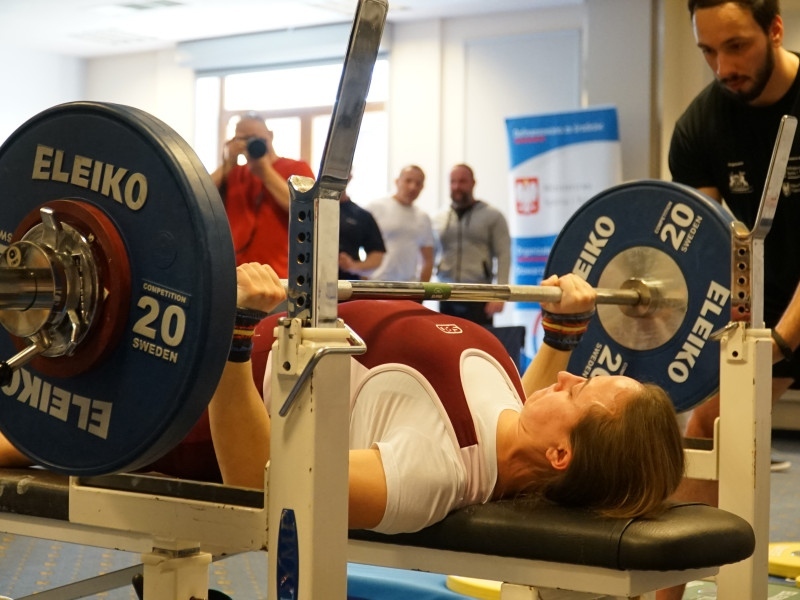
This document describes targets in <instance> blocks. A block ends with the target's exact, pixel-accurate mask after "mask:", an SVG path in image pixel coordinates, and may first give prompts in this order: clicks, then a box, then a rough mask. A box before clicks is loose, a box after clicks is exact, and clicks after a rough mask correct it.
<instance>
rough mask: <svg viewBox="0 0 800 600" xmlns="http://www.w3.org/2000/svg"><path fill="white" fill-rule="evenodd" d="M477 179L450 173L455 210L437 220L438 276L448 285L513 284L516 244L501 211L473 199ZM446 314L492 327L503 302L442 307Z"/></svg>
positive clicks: (461, 170)
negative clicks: (513, 260) (512, 248)
mask: <svg viewBox="0 0 800 600" xmlns="http://www.w3.org/2000/svg"><path fill="white" fill-rule="evenodd" d="M474 189H475V175H474V173H473V171H472V169H471V168H470V167H469V166H467V165H465V164H459V165H456V166H455V167H453V169H452V170H451V171H450V200H451V204H450V208H449V209H448V210H447V211H445V212H443V213H441V214H439V215H438V216H437V217H436V220H435V223H434V228H435V229H436V233H437V234H438V238H439V250H440V254H439V262H438V265H437V276H438V278H439V281H442V282H445V283H489V284H490V283H497V284H499V285H505V284H507V283H508V275H509V269H510V266H511V238H510V236H509V233H508V224H507V223H506V219H505V217H504V216H503V213H501V212H500V211H499V210H497V209H496V208H494V207H493V206H491V205H489V204H487V203H486V202H484V201H483V200H477V199H476V198H475V196H474V195H473V190H474ZM439 310H440V311H441V312H442V313H444V314H448V315H453V316H456V317H463V318H465V319H469V320H470V321H474V322H476V323H480V324H481V325H485V326H491V325H492V324H493V317H494V315H495V314H496V313H498V312H500V311H502V310H503V302H450V301H447V302H442V303H441V305H440V309H439Z"/></svg>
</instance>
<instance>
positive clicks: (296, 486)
mask: <svg viewBox="0 0 800 600" xmlns="http://www.w3.org/2000/svg"><path fill="white" fill-rule="evenodd" d="M387 12H388V4H387V2H386V0H359V3H358V7H357V9H356V15H355V19H354V21H353V28H352V31H351V36H350V42H349V46H348V50H347V55H346V57H345V61H344V66H343V70H342V77H341V81H340V84H339V91H338V94H337V99H336V103H335V105H334V110H333V114H332V116H331V124H330V128H329V130H328V138H327V142H326V144H325V150H324V152H323V158H322V161H321V164H320V171H319V177H318V178H317V181H316V182H311V181H310V180H309V179H307V178H292V179H291V180H290V182H289V188H290V195H291V202H290V221H289V278H288V281H289V285H288V294H287V296H288V317H287V318H285V319H282V320H281V322H280V323H279V326H278V335H277V341H276V344H275V348H274V351H273V365H274V367H273V369H272V376H271V377H272V379H271V388H272V398H273V409H272V417H273V418H272V424H271V444H270V448H271V453H270V456H271V460H270V464H269V466H268V469H267V474H266V477H267V497H268V523H269V541H268V547H269V552H268V553H267V560H268V576H267V581H268V589H267V598H268V599H269V600H278V599H280V600H285V599H296V598H299V599H301V600H313V599H322V598H325V599H329V598H330V599H334V600H336V599H342V600H343V599H344V598H345V597H346V595H347V562H346V560H347V559H346V556H347V529H348V518H347V514H348V504H347V494H348V477H347V472H348V446H349V444H348V440H349V420H350V410H349V408H350V368H349V361H350V358H349V355H350V354H355V353H360V352H363V351H364V350H365V347H364V344H363V342H355V343H354V342H353V340H354V339H355V338H354V337H353V336H352V335H351V332H349V330H348V329H347V328H345V327H343V326H342V323H341V321H340V320H339V319H338V316H337V311H338V299H337V282H338V255H339V196H340V195H341V193H342V191H343V190H344V188H345V187H346V185H347V181H348V178H349V176H350V168H351V166H352V161H353V154H354V152H355V146H356V141H357V139H358V132H359V128H360V125H361V119H362V116H363V113H364V107H365V105H366V98H367V93H368V91H369V85H370V82H371V78H372V70H373V68H374V65H375V60H376V59H377V55H378V49H379V46H380V40H381V36H382V33H383V27H384V24H385V21H386V14H387ZM323 356H325V358H324V360H320V359H321V358H322V357H323ZM281 399H285V401H284V402H283V406H281V409H280V414H278V413H277V412H276V410H275V408H276V407H277V406H278V405H280V403H281Z"/></svg>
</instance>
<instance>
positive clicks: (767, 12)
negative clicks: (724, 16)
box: [687, 0, 781, 33]
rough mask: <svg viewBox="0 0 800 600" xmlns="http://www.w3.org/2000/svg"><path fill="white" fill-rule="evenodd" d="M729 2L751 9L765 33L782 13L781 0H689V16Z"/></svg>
mask: <svg viewBox="0 0 800 600" xmlns="http://www.w3.org/2000/svg"><path fill="white" fill-rule="evenodd" d="M728 2H733V3H734V4H738V5H739V6H741V7H742V8H744V9H745V10H749V11H750V12H751V13H752V14H753V18H754V19H755V21H756V23H758V26H759V27H761V29H762V30H763V31H764V33H769V28H770V25H772V22H773V21H774V20H775V17H777V16H778V15H779V14H781V7H780V3H779V0H689V1H688V3H687V7H688V8H689V16H690V17H694V12H695V11H696V10H697V9H699V8H712V7H714V6H719V5H720V4H727V3H728Z"/></svg>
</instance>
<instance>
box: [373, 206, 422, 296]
mask: <svg viewBox="0 0 800 600" xmlns="http://www.w3.org/2000/svg"><path fill="white" fill-rule="evenodd" d="M366 208H367V210H368V211H369V212H371V213H372V216H373V217H374V218H375V221H376V222H377V223H378V227H379V228H380V230H381V235H382V236H383V244H384V246H386V254H384V256H383V262H382V263H381V266H380V267H378V268H377V269H375V271H374V272H373V273H372V274H371V275H370V279H376V280H378V281H419V274H420V263H421V261H420V248H433V246H434V244H435V239H434V233H433V225H432V224H431V218H430V217H429V216H428V214H427V213H426V212H425V211H423V210H422V209H420V208H417V207H416V206H414V205H413V204H412V205H410V206H406V205H404V204H401V203H400V202H398V201H397V200H395V199H394V198H393V197H391V196H390V197H388V198H382V199H380V200H375V201H374V202H372V203H370V204H369V205H368V206H367V207H366Z"/></svg>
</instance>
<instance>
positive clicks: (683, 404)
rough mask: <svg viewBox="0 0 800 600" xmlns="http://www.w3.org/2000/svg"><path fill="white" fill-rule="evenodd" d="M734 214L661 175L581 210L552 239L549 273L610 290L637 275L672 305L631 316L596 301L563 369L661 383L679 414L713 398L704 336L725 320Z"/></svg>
mask: <svg viewBox="0 0 800 600" xmlns="http://www.w3.org/2000/svg"><path fill="white" fill-rule="evenodd" d="M733 221H734V218H733V217H732V216H731V215H730V213H729V212H728V211H727V210H726V209H725V208H723V207H722V206H721V205H719V204H718V203H716V202H714V201H713V200H711V199H710V198H708V197H706V196H705V195H703V194H701V193H700V192H698V191H696V190H694V189H692V188H688V187H685V186H682V185H678V184H674V183H668V182H664V181H649V180H646V181H638V182H631V183H626V184H622V185H619V186H616V187H612V188H610V189H608V190H606V191H604V192H601V193H600V194H598V195H596V196H595V197H593V198H591V199H590V200H589V201H587V202H586V203H585V204H584V205H583V206H582V207H581V208H579V209H578V210H577V211H576V212H575V214H574V215H573V216H572V217H571V218H570V219H569V220H568V221H567V223H566V225H565V227H564V229H563V230H562V231H561V233H560V234H559V235H558V237H557V238H556V241H555V243H554V245H553V249H552V251H551V253H550V256H549V259H548V262H547V267H546V273H547V275H551V274H553V273H556V274H564V273H570V272H573V273H577V274H579V275H580V276H581V277H583V278H584V279H585V280H586V281H588V282H589V283H590V284H591V285H592V286H593V287H596V288H611V289H618V288H619V287H622V284H623V282H624V281H625V280H626V279H630V278H632V279H642V280H645V281H647V282H648V284H650V285H656V286H657V288H658V290H659V291H660V294H661V295H662V296H663V297H664V298H666V299H668V300H672V301H673V302H672V304H669V303H665V304H663V305H662V307H661V308H660V309H659V310H657V311H656V312H655V313H654V314H644V315H635V316H631V315H629V314H626V311H628V312H630V311H631V310H633V309H631V308H625V307H620V306H616V305H608V304H607V305H600V304H599V305H598V307H597V313H598V314H597V317H596V318H594V319H593V320H592V322H591V324H590V326H589V329H588V331H587V332H586V334H585V335H584V338H583V339H582V340H581V343H580V345H579V346H578V348H577V349H576V350H575V351H574V352H573V354H572V357H571V358H570V361H569V370H570V371H571V372H573V373H576V374H579V375H584V376H593V375H598V374H612V375H622V374H624V375H628V376H630V377H633V378H635V379H638V380H640V381H643V382H652V383H657V384H659V385H661V386H662V387H663V388H664V389H666V390H667V392H668V393H669V394H670V397H671V398H672V401H673V403H674V405H675V408H676V410H678V411H679V412H681V411H685V410H689V409H691V408H693V407H694V406H696V405H698V404H700V403H701V402H703V401H705V400H707V399H708V398H709V397H711V396H712V395H713V394H714V393H715V392H716V390H717V389H718V387H719V344H718V343H716V342H714V341H712V340H710V339H709V335H710V334H711V333H712V332H713V331H716V330H718V329H720V328H722V327H724V326H725V325H726V324H727V323H728V322H729V321H730V285H731V266H730V265H731V223H732V222H733Z"/></svg>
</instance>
